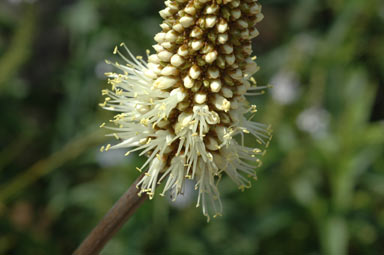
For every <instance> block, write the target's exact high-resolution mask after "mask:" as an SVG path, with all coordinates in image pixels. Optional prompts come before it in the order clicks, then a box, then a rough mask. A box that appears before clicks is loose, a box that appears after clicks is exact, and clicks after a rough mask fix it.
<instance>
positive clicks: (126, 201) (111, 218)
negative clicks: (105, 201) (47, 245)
mask: <svg viewBox="0 0 384 255" xmlns="http://www.w3.org/2000/svg"><path fill="white" fill-rule="evenodd" d="M142 177H143V175H141V176H140V177H139V178H137V180H136V181H135V182H134V183H133V184H132V185H131V186H130V187H129V189H128V190H127V191H126V192H125V193H124V195H123V196H121V197H120V199H119V200H118V201H117V202H116V203H115V204H114V206H113V207H112V208H111V209H110V210H109V212H108V213H107V214H106V215H105V216H104V218H103V219H102V220H101V221H100V222H99V224H97V226H96V227H95V228H94V229H93V230H92V232H91V233H90V234H89V235H88V236H87V238H86V239H85V240H84V241H83V242H82V243H81V244H80V246H79V248H77V250H76V251H75V252H74V253H73V255H98V254H99V253H100V251H101V250H102V249H103V247H104V246H105V245H106V244H107V242H108V241H109V240H110V239H111V238H112V237H113V235H114V234H115V233H116V232H117V231H118V230H119V229H120V228H121V227H122V226H123V224H124V223H125V222H126V221H127V220H128V219H129V218H130V217H131V215H132V214H133V213H134V212H135V210H136V209H137V208H138V207H139V206H140V205H141V204H142V203H143V202H144V200H145V199H146V198H147V195H146V194H142V195H141V196H138V195H137V193H138V190H137V188H136V184H137V183H138V182H139V181H140V180H141V178H142Z"/></svg>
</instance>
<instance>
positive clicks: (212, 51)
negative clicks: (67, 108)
mask: <svg viewBox="0 0 384 255" xmlns="http://www.w3.org/2000/svg"><path fill="white" fill-rule="evenodd" d="M165 4H166V8H165V9H164V10H162V11H160V15H161V17H162V18H163V19H164V22H163V23H162V24H161V25H160V27H161V28H162V31H161V32H160V33H158V34H156V35H155V37H154V39H155V41H156V42H157V44H156V45H154V46H153V48H154V49H155V51H156V53H155V54H152V55H149V53H148V61H147V62H146V61H144V60H143V58H142V57H136V58H135V57H134V56H133V55H132V54H131V52H130V51H129V50H128V49H127V48H126V47H125V45H124V44H122V45H121V46H122V47H123V48H125V50H126V52H127V54H128V55H129V58H127V57H125V55H124V54H122V53H121V52H120V50H119V48H118V47H117V48H115V51H114V53H117V54H119V55H121V57H122V58H123V59H124V60H125V62H126V63H125V64H124V65H121V64H118V63H111V64H113V65H114V66H116V67H117V68H118V69H120V70H121V72H120V73H108V74H107V76H108V77H109V80H108V81H109V83H110V84H111V85H112V89H111V90H103V94H104V95H105V96H106V98H105V102H104V103H103V104H101V106H102V107H104V108H105V109H107V110H111V111H116V112H118V114H117V115H116V116H115V117H114V119H113V120H112V121H111V122H112V123H114V124H115V125H114V126H112V127H108V128H109V129H111V130H114V131H115V133H113V134H112V135H113V136H115V137H116V138H117V139H119V140H120V143H118V144H116V145H114V146H112V147H111V146H109V145H108V146H107V147H106V148H103V149H109V148H129V151H128V152H127V154H126V155H128V154H129V153H131V152H133V151H140V155H146V156H147V160H146V162H145V163H144V164H143V165H142V166H141V168H138V169H139V170H140V171H141V170H143V171H145V176H144V177H143V178H142V180H141V181H140V182H139V184H138V187H139V188H140V190H141V191H140V193H147V194H148V195H149V197H150V198H152V197H153V195H154V194H155V190H156V187H157V184H159V183H161V182H164V183H165V185H164V188H163V191H162V193H161V194H165V193H166V192H169V193H170V194H171V196H172V197H173V198H176V197H177V196H178V195H179V194H180V193H182V192H183V187H184V182H185V179H186V178H190V179H193V180H195V181H196V186H195V188H196V190H198V201H197V206H199V205H201V206H202V209H203V214H204V215H206V216H207V217H208V218H209V215H211V214H213V215H215V216H216V215H220V214H221V211H222V205H221V202H220V194H219V190H218V188H217V182H218V180H219V179H220V177H221V175H222V174H223V173H226V174H227V175H228V176H229V177H230V178H231V179H232V180H233V181H234V182H235V183H236V184H237V185H238V186H239V188H240V189H244V188H247V187H250V185H251V182H250V181H249V180H248V178H247V177H253V178H256V175H255V170H254V169H255V167H256V166H258V165H259V164H260V159H259V157H260V156H261V155H262V154H263V153H264V151H263V149H260V148H251V147H247V146H246V145H245V143H244V139H245V137H248V136H252V137H253V139H255V140H256V141H257V142H258V143H259V144H260V146H261V147H262V148H264V147H265V146H266V145H267V144H268V142H269V139H270V130H269V128H268V127H267V126H266V125H264V124H260V123H257V122H253V121H251V118H252V117H253V115H254V114H255V113H256V106H254V105H249V104H248V102H247V100H246V98H245V96H246V95H249V96H252V95H258V94H262V92H263V91H262V90H263V89H264V88H265V87H258V86H256V82H255V80H254V79H253V78H252V75H253V74H254V73H255V72H257V71H258V69H259V68H258V66H257V64H256V63H255V62H254V58H252V57H251V53H252V47H251V39H252V38H254V37H256V36H257V35H258V34H259V33H258V31H257V29H256V28H255V25H256V24H257V23H258V22H259V21H261V20H262V18H263V15H262V14H261V6H260V5H259V4H258V3H257V0H168V1H165ZM251 84H253V85H254V86H251ZM236 137H238V138H236ZM252 162H256V163H257V164H256V165H255V164H252Z"/></svg>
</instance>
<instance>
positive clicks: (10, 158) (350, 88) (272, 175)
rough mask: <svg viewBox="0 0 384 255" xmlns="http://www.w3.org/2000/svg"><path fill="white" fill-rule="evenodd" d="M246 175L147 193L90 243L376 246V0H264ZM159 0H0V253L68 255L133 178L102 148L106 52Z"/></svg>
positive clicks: (221, 249)
mask: <svg viewBox="0 0 384 255" xmlns="http://www.w3.org/2000/svg"><path fill="white" fill-rule="evenodd" d="M261 3H262V4H263V8H264V9H263V10H264V14H265V19H264V21H263V22H262V23H261V25H260V26H259V30H260V32H261V36H260V37H258V38H257V40H255V42H254V51H255V53H256V54H257V56H258V63H259V65H260V66H261V71H260V72H259V73H257V74H256V76H255V78H256V79H257V80H258V82H259V84H269V83H271V84H273V85H274V87H273V88H272V89H270V90H269V91H268V93H267V94H265V95H264V96H261V97H258V98H253V99H251V100H252V101H253V102H254V103H256V104H257V105H258V107H259V113H258V115H257V117H256V119H257V120H259V121H261V122H266V123H270V124H272V126H273V128H274V138H273V140H272V143H271V145H270V147H269V149H268V153H267V155H266V156H265V157H264V159H263V161H264V165H263V167H262V168H259V169H258V170H257V171H258V177H259V180H258V181H256V182H254V183H253V187H252V189H250V190H246V191H245V192H240V191H238V190H237V188H236V187H235V186H234V185H233V184H232V183H231V182H230V181H229V180H228V179H227V178H224V180H222V182H221V183H220V189H221V193H222V200H223V203H224V216H223V217H220V218H218V219H215V220H213V221H211V222H210V223H209V224H207V223H206V219H205V217H204V216H203V215H202V213H201V210H200V209H196V208H195V197H196V195H195V193H191V192H190V191H191V187H193V183H189V184H188V187H189V188H187V189H186V192H185V195H184V197H182V198H180V199H179V200H178V201H177V202H176V203H170V202H169V200H168V199H167V198H162V197H160V196H158V195H157V196H156V198H155V199H153V200H152V201H147V202H146V203H145V204H144V205H143V206H142V207H141V208H140V209H139V210H138V211H137V213H136V214H135V215H134V216H133V218H132V219H131V220H130V221H129V222H128V223H127V224H126V225H125V226H124V228H123V229H122V230H121V231H120V232H119V233H118V235H117V236H116V237H115V238H114V239H113V240H112V241H111V242H110V243H109V244H108V246H107V247H106V248H105V250H104V251H103V253H102V254H105V255H108V254H111V255H116V254H263V255H268V254H271V255H275V254H325V255H344V254H357V255H360V254H372V255H375V254H384V169H383V168H384V157H383V156H384V147H383V144H384V1H381V0H263V1H261ZM161 8H163V2H162V1H161V0H77V1H76V0H49V1H48V0H46V1H44V0H29V1H28V0H0V123H1V124H0V254H4V255H5V254H6V255H45V254H49V255H52V254H66V255H67V254H71V252H72V251H73V250H74V249H75V247H76V246H77V245H78V244H79V243H80V242H81V241H82V239H83V238H84V237H85V236H86V234H87V233H88V232H89V231H90V230H91V229H92V227H93V226H94V225H95V224H96V223H97V222H98V221H99V220H100V219H101V217H102V216H103V215H104V214H105V213H106V211H107V210H108V209H109V208H110V207H111V206H112V204H113V203H114V202H115V201H116V200H117V199H118V197H119V196H120V195H121V194H122V193H123V192H124V191H125V190H126V189H127V188H128V187H129V186H130V184H131V183H132V182H133V181H134V179H135V178H136V177H137V176H138V175H139V173H138V172H137V171H136V170H135V166H137V165H140V164H141V163H142V162H143V159H140V158H138V157H137V156H135V155H133V156H130V157H124V156H123V155H124V151H109V152H105V153H101V152H100V151H99V148H100V146H101V145H103V144H105V143H110V142H113V140H110V139H109V138H108V137H105V136H104V135H105V131H104V130H100V129H99V125H100V124H101V123H103V122H105V121H107V120H108V119H110V118H111V117H112V116H111V114H110V113H109V112H106V111H103V110H101V109H100V107H99V106H98V103H100V102H102V101H103V100H102V98H101V93H100V91H101V89H103V88H106V80H105V78H104V75H103V74H104V72H107V71H110V70H111V67H110V66H108V65H106V64H105V62H104V60H105V59H112V60H114V57H115V56H113V55H112V51H113V48H114V46H115V45H116V44H119V43H120V42H125V43H126V44H127V45H128V46H129V48H130V49H131V50H132V51H133V52H134V53H135V54H137V55H144V54H145V50H146V49H149V48H151V45H152V44H153V40H152V37H153V35H154V34H155V33H156V32H158V31H160V28H159V26H158V24H159V22H160V17H159V15H158V11H159V10H160V9H161Z"/></svg>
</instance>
